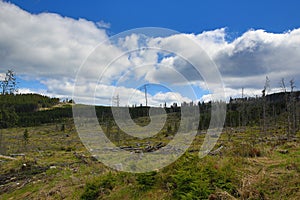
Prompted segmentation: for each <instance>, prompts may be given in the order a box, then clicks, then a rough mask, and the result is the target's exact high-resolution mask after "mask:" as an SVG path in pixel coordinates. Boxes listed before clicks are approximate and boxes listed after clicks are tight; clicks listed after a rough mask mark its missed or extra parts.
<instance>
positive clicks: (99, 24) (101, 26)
mask: <svg viewBox="0 0 300 200" xmlns="http://www.w3.org/2000/svg"><path fill="white" fill-rule="evenodd" d="M96 24H97V26H98V27H99V28H107V29H108V28H110V26H111V24H110V23H107V22H105V21H103V20H100V21H99V22H97V23H96Z"/></svg>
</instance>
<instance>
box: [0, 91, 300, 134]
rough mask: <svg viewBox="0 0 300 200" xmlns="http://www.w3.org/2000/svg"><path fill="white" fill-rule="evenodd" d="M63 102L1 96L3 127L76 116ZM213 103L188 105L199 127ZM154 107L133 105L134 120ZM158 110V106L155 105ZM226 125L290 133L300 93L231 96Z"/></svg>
mask: <svg viewBox="0 0 300 200" xmlns="http://www.w3.org/2000/svg"><path fill="white" fill-rule="evenodd" d="M57 104H59V99H58V98H49V97H46V96H42V95H38V94H23V95H11V94H9V95H0V105H1V106H0V128H8V127H13V126H35V125H40V124H44V123H55V122H61V121H62V120H63V119H65V118H72V117H73V115H72V107H71V106H70V105H65V106H64V107H57V108H52V109H44V110H41V109H40V108H51V107H53V106H54V105H57ZM211 104H212V103H211V102H208V103H204V102H202V103H201V102H198V104H197V105H195V104H187V105H184V106H197V107H198V108H199V115H200V123H199V127H198V129H199V130H205V129H207V128H208V127H209V124H210V119H211ZM149 109H150V107H143V106H142V107H131V108H129V112H130V115H131V117H132V118H133V119H136V118H139V117H144V116H148V115H149ZM152 109H154V110H155V108H152ZM157 109H159V108H157ZM164 109H165V110H166V112H167V113H176V116H178V118H179V117H180V112H181V109H182V108H181V107H179V106H178V107H177V105H176V106H174V105H173V106H171V107H165V108H164ZM95 110H96V114H97V117H98V120H99V122H106V121H113V115H112V111H111V107H106V106H96V109H95ZM224 125H225V126H226V127H244V126H258V127H261V130H262V131H264V132H266V131H267V130H268V128H269V127H275V128H279V129H280V128H281V129H284V130H285V131H286V133H289V134H290V133H295V132H296V131H298V130H300V92H299V91H297V92H281V93H275V94H271V95H266V96H262V97H256V98H236V99H232V98H230V101H229V102H228V103H227V113H226V120H225V124H224Z"/></svg>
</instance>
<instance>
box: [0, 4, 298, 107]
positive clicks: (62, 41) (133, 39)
mask: <svg viewBox="0 0 300 200" xmlns="http://www.w3.org/2000/svg"><path fill="white" fill-rule="evenodd" d="M0 9H1V12H0V21H1V23H0V30H1V34H0V66H1V69H0V79H1V77H2V76H1V74H2V73H5V71H6V70H7V69H13V70H14V71H15V72H17V74H18V75H21V76H25V77H27V78H29V79H30V78H31V79H36V80H39V81H41V82H42V83H43V84H45V85H46V87H47V91H37V92H42V93H46V94H49V95H51V96H58V97H71V96H72V93H73V88H74V83H75V82H76V84H77V88H76V89H78V90H79V92H80V94H81V96H80V98H82V99H84V101H86V102H90V101H91V99H90V98H88V96H89V95H90V96H93V95H94V91H95V88H96V86H97V84H98V89H99V88H100V91H101V93H99V94H97V95H96V97H97V101H98V102H99V103H102V104H110V103H111V97H112V95H114V94H113V91H115V90H117V91H119V92H120V93H122V98H124V99H126V100H125V101H123V102H124V103H123V104H124V105H125V104H130V103H136V104H139V103H143V102H144V94H143V92H141V91H138V90H136V88H138V87H139V86H141V84H142V82H143V81H144V82H145V81H146V82H154V83H163V84H170V85H171V86H172V87H174V88H176V87H177V88H180V89H181V90H179V89H178V90H172V94H171V93H169V94H168V93H157V94H156V95H153V96H151V95H149V102H150V103H151V104H153V105H159V104H160V103H162V102H164V101H166V102H167V103H170V104H171V103H172V102H171V101H175V98H173V94H174V95H175V94H176V95H175V96H177V97H178V98H177V100H178V99H179V100H180V101H187V102H188V101H190V100H194V99H193V98H192V97H191V96H189V95H187V93H185V87H181V86H183V85H187V84H188V83H189V84H194V85H198V86H201V87H202V88H204V89H207V87H208V86H212V87H213V88H208V89H210V90H214V87H217V85H215V83H214V81H211V80H207V76H210V77H212V78H214V76H216V73H215V71H214V70H213V69H212V68H210V67H207V66H211V64H209V60H208V59H207V57H206V55H205V53H204V52H201V51H199V50H198V47H199V46H198V45H200V46H201V47H202V49H203V50H204V51H205V52H206V53H207V54H208V56H209V57H210V58H211V59H212V60H213V61H214V62H215V64H216V66H217V67H218V68H219V70H220V72H221V75H222V78H223V82H224V84H225V92H226V96H227V97H228V96H240V94H241V88H245V94H246V93H247V94H249V95H261V89H262V88H263V86H264V82H265V77H266V76H268V77H269V78H270V80H271V87H272V88H273V91H278V87H279V81H280V80H281V78H285V79H286V80H287V81H288V80H290V79H292V78H295V80H296V85H297V82H298V81H299V80H297V77H300V70H299V69H300V68H299V67H300V65H299V63H300V56H299V55H300V28H299V29H295V30H291V31H288V32H285V33H268V32H266V31H264V30H249V31H247V32H245V33H244V34H243V35H241V36H240V37H238V38H236V39H235V40H233V41H231V42H229V41H227V40H226V38H227V29H226V28H220V29H216V30H212V31H206V32H203V33H200V34H176V35H171V36H169V37H148V38H147V37H146V36H142V37H141V35H138V34H131V35H127V36H126V37H123V38H119V40H118V41H114V42H115V43H111V42H109V41H107V39H108V38H109V37H108V35H107V34H106V30H105V29H106V28H109V27H110V24H109V23H107V22H104V21H99V22H98V23H93V22H90V21H87V20H85V19H78V20H75V19H72V18H68V17H62V16H60V15H58V14H52V13H41V14H37V15H35V14H30V13H28V12H26V11H24V10H22V9H20V8H18V7H17V6H15V5H13V4H10V3H5V2H3V1H0ZM186 38H189V39H190V40H191V41H193V42H187V40H186ZM104 41H107V42H104ZM102 42H104V43H102ZM99 44H100V46H98V48H96V49H95V47H97V45H99ZM141 47H143V48H142V49H139V48H141ZM148 47H156V48H162V49H165V50H170V51H171V52H172V51H173V52H174V53H178V54H181V56H183V57H180V56H179V55H175V54H172V53H170V52H166V51H159V50H157V49H149V48H148ZM135 49H138V50H136V51H133V52H127V51H132V50H135ZM93 50H94V51H93ZM158 52H159V53H160V55H159V54H158ZM120 55H123V56H120ZM87 56H89V57H88V59H87V60H86V62H85V63H84V65H83V66H82V68H81V69H80V68H79V67H80V66H81V64H82V63H83V61H84V60H85V59H86V58H87ZM119 56H120V57H119ZM185 59H186V60H185ZM187 60H192V63H189V62H187ZM112 61H113V62H112ZM192 64H196V65H199V66H201V68H202V69H201V70H202V71H201V73H202V74H198V72H197V71H196V70H195V69H194V68H193V66H192ZM78 71H80V76H79V77H77V79H75V75H76V73H77V72H78ZM101 75H103V76H101ZM202 76H203V77H202ZM205 76H206V77H205ZM210 79H211V78H210ZM99 80H100V81H99ZM98 81H99V82H98ZM205 81H206V83H205ZM116 83H117V85H116ZM298 83H299V82H298ZM218 90H219V88H216V89H215V91H218ZM20 91H21V92H25V93H27V92H31V91H32V90H28V89H26V88H22V89H20ZM133 94H136V96H135V97H134V99H132V98H131V100H130V97H132V95H133ZM209 98H210V97H209V95H206V96H203V97H202V99H203V100H208V99H209ZM129 100H130V101H129Z"/></svg>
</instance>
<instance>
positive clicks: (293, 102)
mask: <svg viewBox="0 0 300 200" xmlns="http://www.w3.org/2000/svg"><path fill="white" fill-rule="evenodd" d="M290 87H291V94H290V101H289V103H290V111H291V112H290V113H289V114H290V115H291V119H292V127H291V132H292V134H293V135H295V134H296V98H295V94H294V89H295V88H296V86H295V81H294V79H291V80H290Z"/></svg>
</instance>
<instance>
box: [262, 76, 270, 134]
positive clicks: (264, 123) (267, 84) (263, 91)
mask: <svg viewBox="0 0 300 200" xmlns="http://www.w3.org/2000/svg"><path fill="white" fill-rule="evenodd" d="M269 90H270V79H269V77H268V76H266V82H265V85H264V89H263V90H262V99H263V132H264V135H266V134H267V125H266V121H267V119H266V118H267V116H266V112H267V111H266V110H267V98H266V95H267V92H268V91H269Z"/></svg>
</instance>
